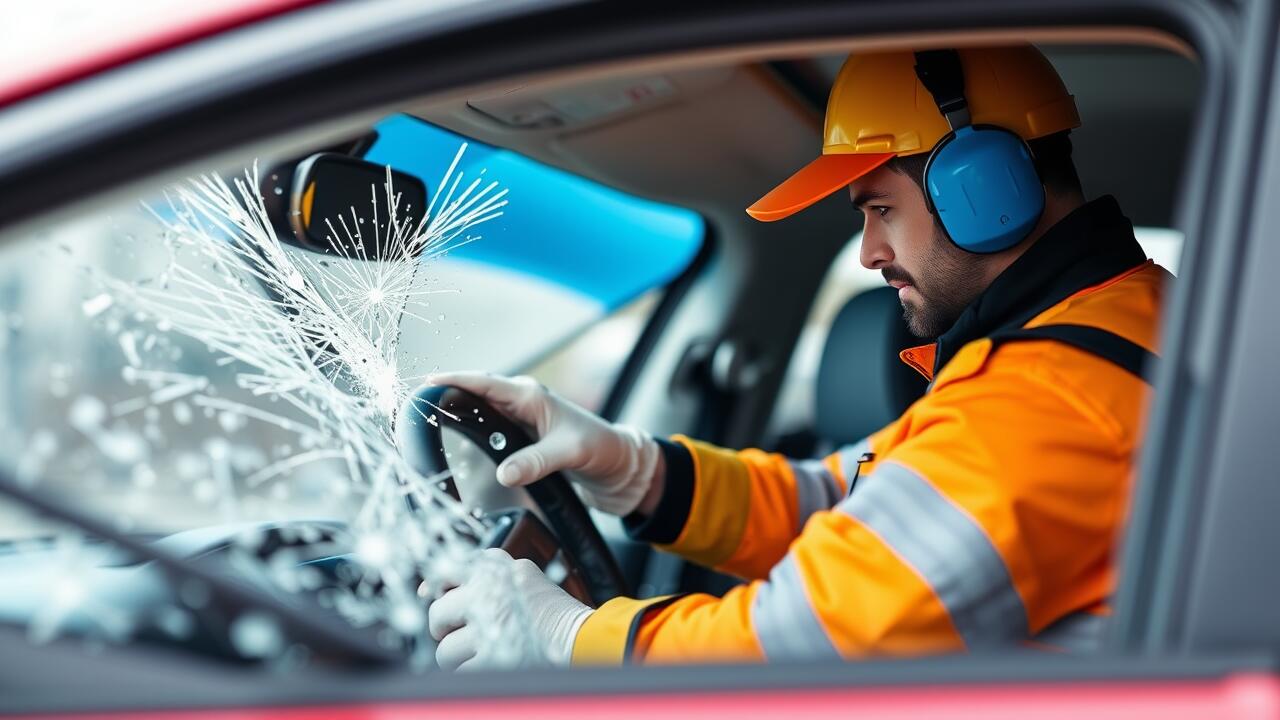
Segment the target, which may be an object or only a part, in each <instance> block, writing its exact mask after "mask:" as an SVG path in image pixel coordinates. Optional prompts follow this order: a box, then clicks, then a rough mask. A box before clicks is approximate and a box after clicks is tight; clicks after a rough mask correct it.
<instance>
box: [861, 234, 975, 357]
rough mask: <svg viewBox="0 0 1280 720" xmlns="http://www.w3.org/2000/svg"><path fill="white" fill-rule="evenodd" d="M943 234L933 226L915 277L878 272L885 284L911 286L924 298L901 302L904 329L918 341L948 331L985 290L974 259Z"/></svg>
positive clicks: (891, 270) (887, 270)
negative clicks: (904, 323)
mask: <svg viewBox="0 0 1280 720" xmlns="http://www.w3.org/2000/svg"><path fill="white" fill-rule="evenodd" d="M944 233H945V231H944V230H943V229H942V228H941V227H938V226H937V225H936V224H935V225H934V232H933V238H932V239H931V243H930V250H929V252H928V253H927V254H926V256H925V257H924V258H923V259H924V262H923V263H922V264H921V267H922V269H921V270H920V271H919V272H918V273H917V274H916V275H915V276H911V275H909V274H907V273H906V271H903V270H900V269H898V268H893V267H890V268H885V269H884V270H882V271H881V274H882V275H884V278H885V280H886V281H890V280H903V281H905V282H908V283H911V285H912V287H914V288H915V290H916V292H917V293H919V294H920V296H921V297H922V298H924V302H923V303H920V302H919V301H914V302H913V301H906V300H904V301H903V303H902V317H903V319H905V320H906V322H907V328H908V329H909V330H910V331H911V334H912V335H915V336H916V337H919V338H927V339H932V338H936V337H938V336H939V335H942V334H943V333H945V332H946V331H947V330H950V329H951V326H952V325H955V323H956V320H958V319H959V318H960V315H961V313H963V312H964V309H965V308H966V307H968V306H969V303H971V302H973V301H974V299H975V298H977V297H978V295H980V294H982V290H983V289H984V283H983V280H982V276H981V275H982V274H981V272H979V267H978V264H977V263H976V262H975V260H976V258H975V256H973V255H971V254H969V253H967V252H965V251H964V250H961V249H960V248H958V247H956V246H955V245H954V244H953V243H952V242H951V241H950V240H949V239H948V238H947V236H946V235H945V234H944Z"/></svg>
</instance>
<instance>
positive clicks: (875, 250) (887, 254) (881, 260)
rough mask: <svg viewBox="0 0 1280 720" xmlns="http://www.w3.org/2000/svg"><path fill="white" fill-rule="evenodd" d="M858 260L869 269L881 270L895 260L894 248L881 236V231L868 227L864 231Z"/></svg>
mask: <svg viewBox="0 0 1280 720" xmlns="http://www.w3.org/2000/svg"><path fill="white" fill-rule="evenodd" d="M858 260H859V261H860V262H861V263H862V267H864V268H867V269H868V270H879V269H881V268H883V267H886V266H888V265H889V264H891V263H892V262H893V249H892V248H890V247H889V243H887V242H885V241H884V240H883V239H882V238H881V237H880V233H878V232H876V231H874V230H872V229H870V228H868V229H867V230H865V231H864V232H863V233H862V248H861V249H859V251H858Z"/></svg>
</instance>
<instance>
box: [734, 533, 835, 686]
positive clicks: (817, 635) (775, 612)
mask: <svg viewBox="0 0 1280 720" xmlns="http://www.w3.org/2000/svg"><path fill="white" fill-rule="evenodd" d="M751 625H752V627H753V628H755V631H756V639H757V640H758V641H759V642H760V649H761V650H762V651H764V656H765V658H766V659H768V660H771V661H775V660H795V659H806V660H815V659H824V660H839V659H840V653H838V652H836V649H835V646H834V645H832V644H831V639H830V638H829V637H827V632H826V631H825V630H823V629H822V623H821V622H819V621H818V615H817V613H815V612H814V611H813V606H812V605H810V604H809V598H808V597H807V596H806V595H805V590H804V579H803V578H801V577H800V570H799V568H797V567H796V564H795V561H794V560H793V559H792V558H791V556H790V555H787V557H785V558H783V560H782V562H780V563H778V564H777V565H776V566H774V568H773V570H771V571H769V579H768V580H767V581H764V582H761V583H760V584H759V586H758V587H757V588H756V594H755V597H754V598H752V600H751Z"/></svg>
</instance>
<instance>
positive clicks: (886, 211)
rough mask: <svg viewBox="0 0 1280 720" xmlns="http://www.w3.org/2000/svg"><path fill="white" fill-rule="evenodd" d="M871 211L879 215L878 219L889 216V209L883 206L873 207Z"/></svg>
mask: <svg viewBox="0 0 1280 720" xmlns="http://www.w3.org/2000/svg"><path fill="white" fill-rule="evenodd" d="M871 209H872V210H874V211H876V213H877V214H879V215H880V217H884V216H885V215H888V214H889V208H887V207H885V206H883V205H875V206H873V207H872V208H871Z"/></svg>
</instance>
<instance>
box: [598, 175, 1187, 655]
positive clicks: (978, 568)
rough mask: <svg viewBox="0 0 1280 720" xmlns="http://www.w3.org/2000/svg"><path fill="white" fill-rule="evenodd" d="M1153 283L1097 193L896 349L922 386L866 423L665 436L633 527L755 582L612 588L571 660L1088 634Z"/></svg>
mask: <svg viewBox="0 0 1280 720" xmlns="http://www.w3.org/2000/svg"><path fill="white" fill-rule="evenodd" d="M1168 280H1169V275H1168V273H1167V272H1166V271H1165V270H1163V269H1162V268H1160V267H1159V266H1157V265H1155V264H1153V263H1151V262H1150V261H1147V260H1146V258H1145V255H1144V253H1143V252H1142V249H1141V248H1140V247H1139V246H1138V244H1137V241H1136V240H1135V239H1134V237H1133V228H1132V225H1131V224H1130V223H1129V221H1128V220H1127V219H1126V218H1125V217H1124V215H1123V214H1121V212H1120V208H1119V207H1118V205H1117V204H1116V202H1115V200H1114V199H1112V198H1110V197H1104V198H1101V199H1099V200H1095V201H1093V202H1090V203H1088V204H1086V205H1085V206H1083V207H1082V208H1080V209H1078V210H1076V211H1075V212H1073V213H1071V214H1070V215H1069V216H1067V217H1066V218H1064V219H1063V220H1062V221H1061V222H1059V223H1058V224H1056V225H1055V226H1053V227H1052V228H1051V229H1050V230H1049V231H1048V232H1046V233H1045V234H1044V235H1043V236H1042V237H1041V238H1040V239H1039V240H1038V241H1037V242H1036V243H1034V244H1033V245H1032V246H1031V247H1030V248H1029V249H1028V250H1027V251H1026V252H1025V253H1024V254H1023V255H1022V256H1021V257H1020V258H1019V259H1018V260H1017V261H1015V262H1014V264H1013V265H1011V266H1010V268H1009V269H1008V270H1007V271H1006V272H1004V273H1002V274H1001V275H1000V277H998V278H997V279H996V280H995V282H993V283H992V285H991V286H990V287H989V288H988V289H987V290H986V291H985V292H984V293H983V294H982V295H981V296H980V297H979V298H978V299H977V300H975V301H974V303H972V304H971V305H970V306H969V307H968V308H967V309H966V310H965V312H964V313H963V314H962V316H961V317H960V319H959V320H958V321H957V322H956V324H955V326H954V327H953V328H952V329H951V330H949V331H948V332H947V333H946V334H945V335H943V336H942V337H941V338H939V339H938V342H937V343H935V344H933V345H927V346H923V347H918V348H911V349H908V350H905V351H903V353H902V357H903V360H904V361H905V362H907V363H909V364H911V365H912V366H914V367H915V368H917V369H918V370H919V371H920V372H922V373H923V374H924V375H925V376H926V377H928V378H929V379H930V381H931V384H930V387H929V390H928V392H927V393H926V394H925V395H924V397H922V398H921V399H920V400H918V401H917V402H916V403H915V404H913V405H912V406H911V407H910V408H909V409H908V410H907V411H906V412H905V413H903V415H902V416H901V417H900V418H898V420H896V421H894V422H893V423H891V424H890V425H889V426H888V427H885V428H883V429H882V430H880V431H878V432H876V433H874V434H873V435H871V436H870V437H868V438H866V439H865V440H863V441H861V442H859V443H857V444H855V445H852V446H850V447H846V448H843V449H841V450H839V451H838V452H836V453H834V454H832V455H830V456H829V457H826V458H825V459H822V460H800V461H797V460H791V459H788V458H785V457H782V456H781V455H776V454H768V453H765V452H761V451H759V450H744V451H741V452H734V451H729V450H723V449H720V448H716V447H712V446H710V445H706V444H703V443H700V442H696V441H693V440H690V439H687V438H683V437H676V438H674V440H673V441H672V442H667V441H662V443H661V444H662V447H663V453H664V457H665V459H666V463H667V476H666V489H665V490H664V493H663V497H662V498H661V501H660V503H659V507H658V508H657V510H656V511H655V512H654V514H653V515H652V516H650V517H637V516H632V517H629V518H626V519H625V521H626V525H627V527H628V530H629V531H630V532H631V534H632V536H633V537H637V538H640V539H644V540H647V541H651V542H656V543H658V544H659V547H661V548H662V549H664V550H667V551H670V552H674V553H678V554H680V555H682V556H684V557H685V558H688V559H689V560H692V561H694V562H697V563H700V564H703V565H706V566H709V567H714V568H718V569H720V570H723V571H725V572H729V573H732V574H734V575H738V576H741V577H743V578H746V579H749V580H750V582H749V583H747V584H744V585H740V586H738V587H735V588H733V589H732V590H730V591H729V592H728V593H726V594H725V595H724V596H723V597H722V598H716V597H712V596H709V595H702V594H695V595H686V596H677V597H665V598H653V599H647V600H633V599H629V598H615V599H613V600H610V601H608V602H606V603H605V604H603V605H602V606H601V607H600V608H599V609H597V610H596V611H595V613H593V614H592V615H591V616H590V618H589V619H588V620H587V621H586V623H585V624H584V625H583V627H582V629H581V631H580V632H579V633H578V636H577V639H576V641H575V645H574V654H573V658H574V662H575V663H601V662H606V663H617V662H623V661H636V662H678V661H694V660H699V661H703V660H705V661H714V660H743V659H748V660H750V659H769V660H776V659H792V658H810V659H812V658H829V659H840V658H856V657H860V656H867V655H901V654H920V653H933V652H947V651H956V650H963V649H973V648H985V647H992V646H1000V645H1009V644H1029V645H1032V646H1036V645H1042V646H1050V647H1059V648H1068V649H1070V648H1076V647H1087V646H1088V645H1089V643H1090V642H1092V641H1093V640H1095V639H1096V637H1097V633H1098V631H1099V625H1100V621H1101V619H1102V618H1103V617H1104V616H1105V615H1106V613H1107V607H1108V606H1107V598H1108V597H1109V595H1110V594H1111V592H1112V591H1113V589H1114V587H1115V583H1116V572H1115V565H1114V548H1115V543H1116V541H1117V538H1118V535H1119V532H1120V529H1121V526H1122V523H1123V521H1124V518H1125V515H1126V504H1127V498H1128V496H1129V489H1130V482H1131V478H1132V474H1133V467H1134V466H1133V463H1134V454H1135V450H1136V449H1137V447H1138V446H1139V443H1140V442H1141V436H1142V427H1141V426H1142V416H1143V409H1144V406H1145V403H1146V401H1147V399H1148V395H1149V392H1150V388H1149V386H1148V385H1147V384H1146V383H1145V382H1144V380H1143V378H1142V377H1141V375H1140V374H1139V373H1140V370H1137V369H1135V363H1134V362H1132V360H1133V358H1134V357H1136V356H1148V355H1150V354H1151V353H1153V352H1154V351H1155V349H1156V346H1157V321H1158V316H1159V308H1160V301H1161V295H1162V289H1163V288H1164V286H1165V285H1166V283H1167V282H1168ZM1063 327H1066V328H1067V329H1068V330H1072V329H1074V330H1082V332H1083V334H1085V335H1089V334H1090V333H1091V332H1092V333H1093V334H1095V335H1097V334H1102V335H1107V336H1109V337H1110V339H1111V340H1114V341H1115V343H1113V344H1116V345H1119V346H1127V347H1125V348H1123V349H1124V350H1126V351H1128V352H1129V355H1128V357H1129V359H1130V362H1128V363H1127V364H1126V363H1125V362H1122V361H1117V360H1116V359H1115V357H1114V355H1116V354H1121V355H1123V354H1124V353H1123V352H1119V353H1118V352H1112V355H1113V357H1107V356H1106V354H1105V353H1099V352H1095V351H1090V350H1088V349H1085V348H1087V347H1089V344H1088V343H1080V342H1074V343H1073V342H1069V341H1068V342H1064V341H1062V340H1061V339H1050V338H1046V337H1043V336H1041V335H1038V334H1037V333H1040V332H1041V331H1047V330H1050V329H1053V328H1058V329H1061V328H1063ZM1099 330H1101V331H1106V332H1103V333H1098V332H1097V331H1099ZM1011 331H1012V332H1011ZM1019 333H1021V334H1022V335H1021V336H1020V337H1014V336H1017V335H1018V334H1019ZM1009 339H1014V340H1017V342H1008V341H1007V340H1009ZM1135 354H1136V355H1135ZM1139 362H1140V361H1139Z"/></svg>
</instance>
